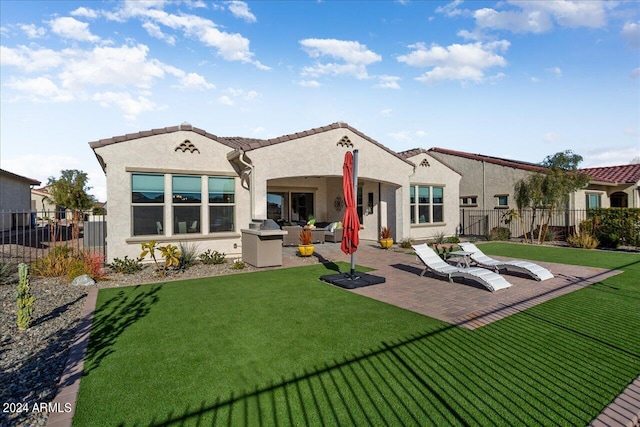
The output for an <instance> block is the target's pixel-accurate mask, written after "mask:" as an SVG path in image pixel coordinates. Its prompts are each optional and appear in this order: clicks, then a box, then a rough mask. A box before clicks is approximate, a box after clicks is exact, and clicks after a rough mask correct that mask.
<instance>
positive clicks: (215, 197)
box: [209, 176, 236, 233]
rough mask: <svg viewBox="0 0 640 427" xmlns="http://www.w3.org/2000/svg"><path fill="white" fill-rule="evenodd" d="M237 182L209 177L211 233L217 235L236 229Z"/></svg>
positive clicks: (230, 179)
mask: <svg viewBox="0 0 640 427" xmlns="http://www.w3.org/2000/svg"><path fill="white" fill-rule="evenodd" d="M235 188H236V185H235V180H234V179H233V178H226V177H213V176H212V177H209V231H210V232H211V233H217V232H222V231H233V230H234V229H235V228H234V227H235V224H234V223H235V221H234V218H235V201H236V200H235V191H236V190H235Z"/></svg>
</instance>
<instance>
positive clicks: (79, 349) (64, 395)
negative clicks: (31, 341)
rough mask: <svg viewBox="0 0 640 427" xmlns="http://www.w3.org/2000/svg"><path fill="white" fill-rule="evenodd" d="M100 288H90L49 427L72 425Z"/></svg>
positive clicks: (50, 415)
mask: <svg viewBox="0 0 640 427" xmlns="http://www.w3.org/2000/svg"><path fill="white" fill-rule="evenodd" d="M97 299H98V289H97V288H93V289H89V292H88V294H87V300H86V301H85V304H84V309H83V310H82V313H81V314H80V321H79V322H78V326H77V327H76V334H75V337H74V338H73V343H72V344H71V347H70V348H69V354H68V355H67V362H66V364H65V367H64V371H63V372H62V376H61V377H60V381H59V382H58V392H57V394H56V397H55V399H53V401H52V402H51V405H50V407H53V408H56V412H50V413H49V418H48V419H47V427H71V424H72V421H73V415H74V414H75V411H76V402H77V401H78V391H79V390H80V379H81V378H82V372H83V370H84V358H85V356H86V354H87V348H88V346H89V335H90V333H91V323H92V322H93V314H94V312H95V309H96V301H97Z"/></svg>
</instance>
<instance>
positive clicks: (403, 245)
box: [400, 238, 413, 249]
mask: <svg viewBox="0 0 640 427" xmlns="http://www.w3.org/2000/svg"><path fill="white" fill-rule="evenodd" d="M411 245H413V240H412V239H410V238H406V239H402V240H401V241H400V247H401V248H402V249H411Z"/></svg>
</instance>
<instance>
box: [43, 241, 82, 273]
mask: <svg viewBox="0 0 640 427" xmlns="http://www.w3.org/2000/svg"><path fill="white" fill-rule="evenodd" d="M81 259H82V258H81V256H80V255H78V254H77V253H76V252H75V251H74V250H73V248H72V247H70V246H66V245H65V246H56V247H55V248H53V249H52V250H51V251H50V252H49V253H48V254H47V255H46V256H45V257H42V258H40V259H38V260H36V261H35V262H34V263H32V264H31V270H32V272H33V273H34V274H35V275H37V276H44V277H62V276H67V275H69V273H70V270H71V268H72V266H73V264H74V263H75V262H76V261H78V260H81Z"/></svg>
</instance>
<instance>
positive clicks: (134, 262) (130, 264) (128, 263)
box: [109, 255, 142, 274]
mask: <svg viewBox="0 0 640 427" xmlns="http://www.w3.org/2000/svg"><path fill="white" fill-rule="evenodd" d="M109 267H110V268H111V270H113V271H114V272H115V273H123V274H133V273H135V272H137V271H140V270H142V263H141V262H140V258H136V259H133V258H129V256H128V255H125V256H124V259H120V258H114V259H113V262H112V263H111V264H109Z"/></svg>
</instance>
